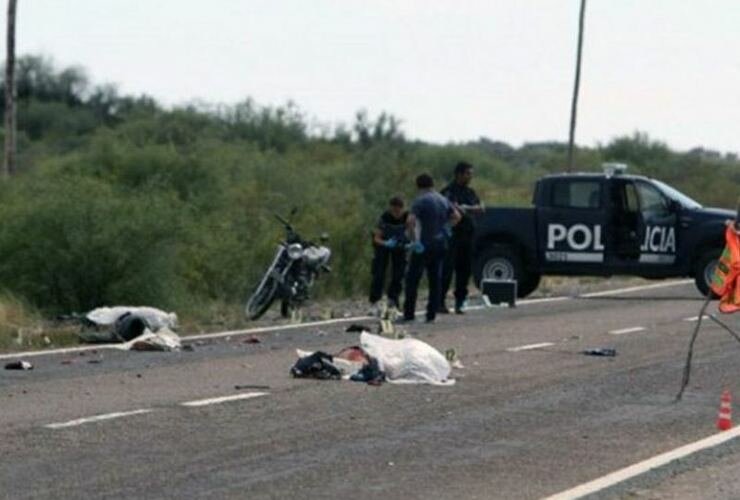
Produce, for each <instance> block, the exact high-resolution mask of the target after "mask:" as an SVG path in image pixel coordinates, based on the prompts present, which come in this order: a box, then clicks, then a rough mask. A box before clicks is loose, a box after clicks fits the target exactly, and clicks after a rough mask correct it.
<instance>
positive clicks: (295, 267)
mask: <svg viewBox="0 0 740 500" xmlns="http://www.w3.org/2000/svg"><path fill="white" fill-rule="evenodd" d="M293 214H295V210H293V211H292V212H291V215H293ZM275 218H276V219H277V220H278V221H280V223H281V224H282V225H283V227H284V228H285V240H284V241H282V242H281V243H280V244H279V245H278V248H277V252H276V253H275V257H274V258H273V259H272V263H271V264H270V267H269V268H268V269H267V272H265V274H264V276H263V277H262V280H261V281H260V282H259V283H258V284H257V287H256V288H255V289H254V292H253V293H252V295H251V296H250V298H249V300H248V301H247V305H246V308H245V312H246V315H247V317H248V318H250V319H252V320H256V319H259V318H260V317H261V316H262V315H263V314H265V312H267V310H268V309H269V308H270V306H271V305H272V303H273V302H274V301H275V300H276V299H280V313H281V315H282V316H283V317H285V318H287V317H289V316H290V315H291V314H292V312H293V311H296V310H298V309H299V308H300V307H301V306H302V305H303V304H304V303H305V302H306V301H308V299H309V298H310V293H309V292H310V290H311V288H312V287H313V284H314V282H315V280H316V278H317V277H318V276H319V275H320V274H321V273H322V272H327V273H328V272H331V268H330V267H329V260H330V259H331V250H330V249H329V248H328V247H327V246H325V245H324V243H326V241H328V236H327V235H326V234H323V235H322V236H321V243H322V244H319V245H317V244H315V243H312V242H310V241H308V240H304V239H303V238H301V236H300V235H299V234H298V233H297V232H296V230H295V229H294V228H293V226H292V225H291V224H290V222H288V221H287V220H286V219H284V218H283V217H281V216H280V215H278V214H275Z"/></svg>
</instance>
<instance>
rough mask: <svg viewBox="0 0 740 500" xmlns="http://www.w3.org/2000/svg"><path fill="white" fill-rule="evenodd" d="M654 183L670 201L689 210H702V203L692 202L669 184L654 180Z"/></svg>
mask: <svg viewBox="0 0 740 500" xmlns="http://www.w3.org/2000/svg"><path fill="white" fill-rule="evenodd" d="M653 182H654V183H655V185H656V186H658V188H659V189H660V190H661V191H663V194H665V195H666V196H667V197H669V198H670V199H672V200H675V201H677V202H679V203H680V204H681V205H682V206H683V207H684V208H688V209H689V210H696V209H697V208H701V204H700V203H698V202H697V201H695V200H692V199H691V198H689V197H688V196H686V195H685V194H683V193H682V192H680V191H676V190H675V189H673V188H672V187H671V186H669V185H668V184H663V183H662V182H660V181H656V180H654V181H653Z"/></svg>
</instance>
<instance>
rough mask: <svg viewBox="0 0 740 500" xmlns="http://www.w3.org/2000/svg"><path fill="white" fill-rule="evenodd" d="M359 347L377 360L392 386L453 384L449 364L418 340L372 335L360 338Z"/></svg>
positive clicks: (442, 356) (453, 380)
mask: <svg viewBox="0 0 740 500" xmlns="http://www.w3.org/2000/svg"><path fill="white" fill-rule="evenodd" d="M360 346H361V347H362V349H363V350H364V351H365V352H366V353H367V354H368V355H370V356H372V357H373V358H375V359H377V360H378V364H379V365H380V369H381V370H382V371H384V372H385V375H386V378H387V380H388V382H391V383H394V384H432V385H454V383H455V379H451V378H449V377H450V372H451V370H452V368H451V367H450V363H449V362H448V361H447V359H446V358H445V357H444V355H443V354H442V353H441V352H439V351H438V350H437V349H435V348H434V347H432V346H430V345H429V344H427V343H426V342H423V341H421V340H418V339H412V338H405V339H398V340H395V339H387V338H384V337H381V336H379V335H373V334H371V333H362V334H361V335H360Z"/></svg>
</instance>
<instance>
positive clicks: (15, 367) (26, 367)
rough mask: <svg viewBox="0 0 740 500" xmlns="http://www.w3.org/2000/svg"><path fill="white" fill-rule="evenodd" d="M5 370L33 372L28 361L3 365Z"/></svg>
mask: <svg viewBox="0 0 740 500" xmlns="http://www.w3.org/2000/svg"><path fill="white" fill-rule="evenodd" d="M5 369H6V370H33V365H32V364H31V363H29V362H28V361H22V360H21V361H12V362H10V363H7V364H6V365H5Z"/></svg>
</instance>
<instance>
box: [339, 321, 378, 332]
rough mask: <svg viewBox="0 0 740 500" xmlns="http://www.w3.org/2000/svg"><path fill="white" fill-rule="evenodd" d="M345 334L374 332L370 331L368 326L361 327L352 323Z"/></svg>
mask: <svg viewBox="0 0 740 500" xmlns="http://www.w3.org/2000/svg"><path fill="white" fill-rule="evenodd" d="M345 332H347V333H362V332H368V333H369V332H372V330H371V329H370V327H368V326H365V325H359V324H357V323H352V324H351V325H349V326H348V327H347V329H346V330H345Z"/></svg>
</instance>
